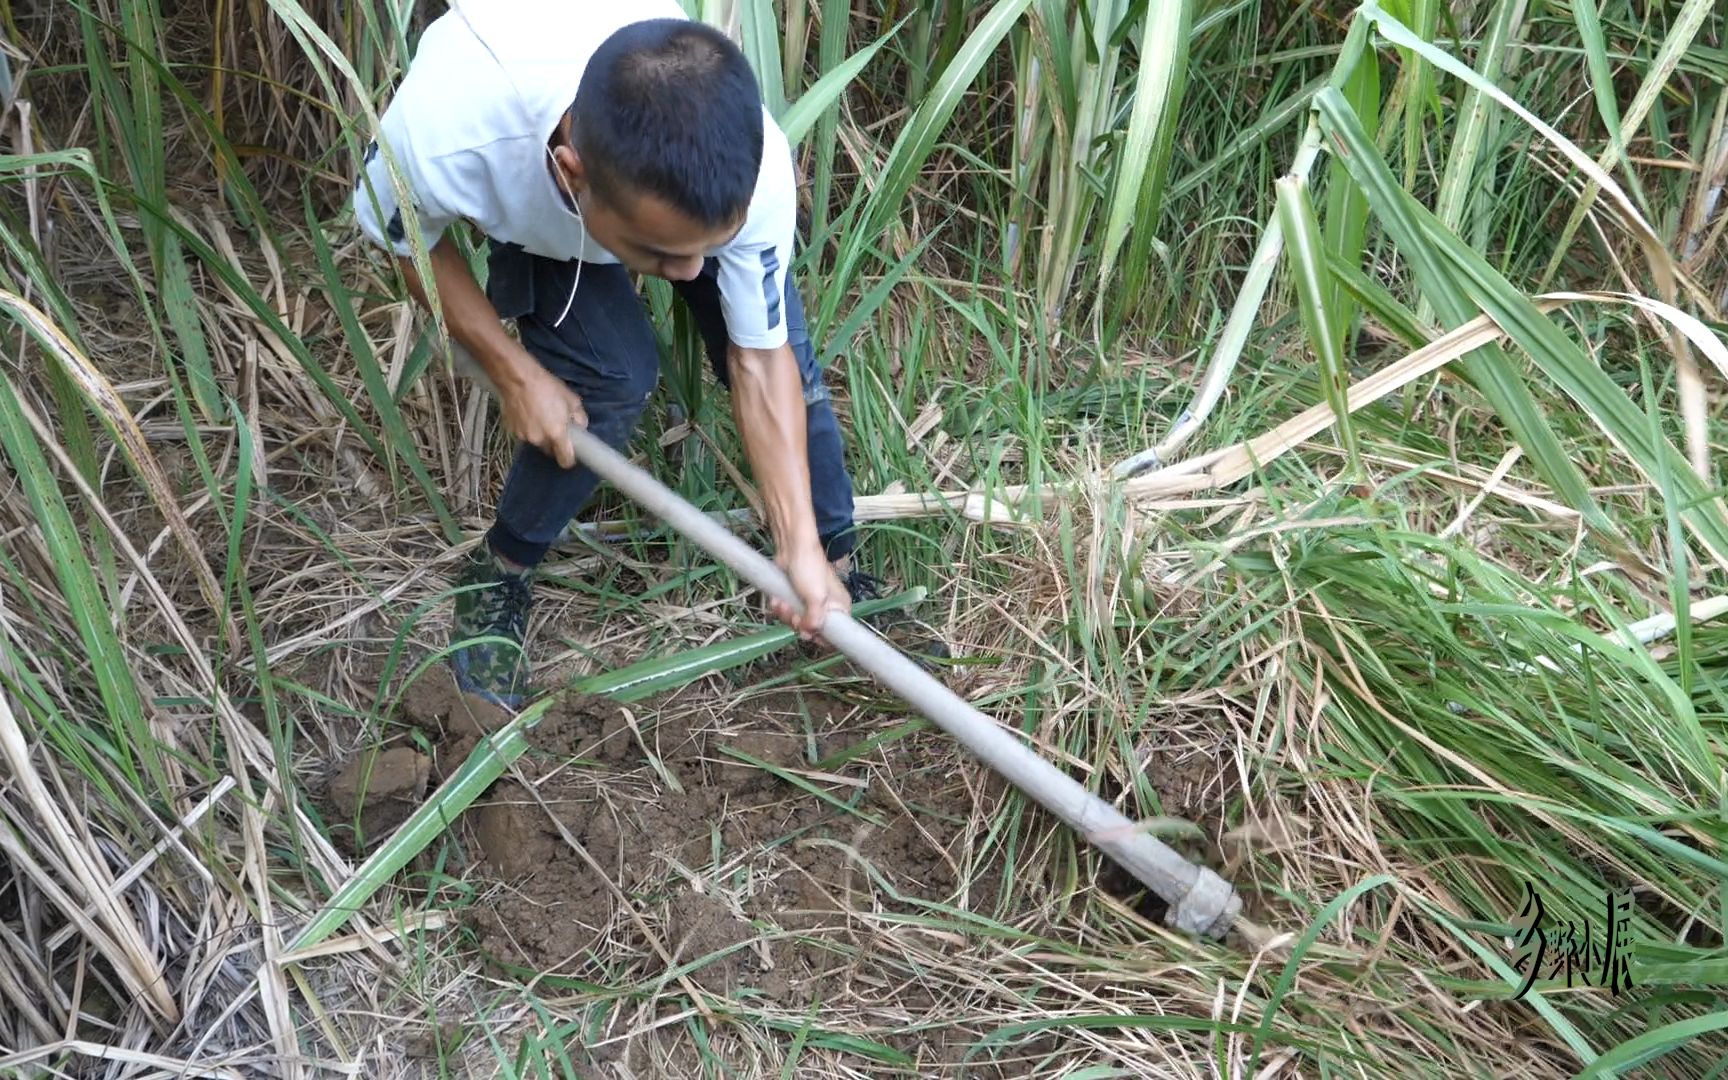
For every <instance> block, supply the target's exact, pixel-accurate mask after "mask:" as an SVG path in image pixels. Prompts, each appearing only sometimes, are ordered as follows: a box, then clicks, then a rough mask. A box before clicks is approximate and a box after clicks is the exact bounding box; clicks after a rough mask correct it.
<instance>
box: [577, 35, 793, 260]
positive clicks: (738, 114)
mask: <svg viewBox="0 0 1728 1080" xmlns="http://www.w3.org/2000/svg"><path fill="white" fill-rule="evenodd" d="M571 119H572V125H571V126H572V129H573V136H574V142H575V147H576V153H577V154H579V155H580V156H581V158H582V164H583V166H584V169H585V170H586V172H587V174H588V177H589V181H590V182H591V183H592V184H593V185H594V188H595V194H597V195H598V196H599V197H601V198H603V199H606V200H607V201H608V202H610V203H612V204H613V205H618V204H619V202H620V196H625V195H629V194H640V193H644V192H646V193H651V194H654V195H657V196H659V197H660V198H661V199H663V200H665V201H666V202H667V203H668V204H670V205H671V206H672V207H674V208H675V209H677V210H678V211H680V212H681V213H683V214H685V215H687V216H688V217H690V218H692V219H694V220H696V221H699V222H701V223H702V224H703V225H705V226H708V227H710V228H719V227H723V226H725V225H729V224H732V223H733V222H736V221H737V220H738V219H739V218H740V217H742V216H743V214H744V211H745V210H746V209H747V208H748V207H749V205H750V197H751V195H752V194H753V193H754V192H755V190H756V176H757V173H758V171H759V170H760V168H761V166H762V99H761V91H760V89H759V88H758V87H757V85H756V75H755V72H753V71H752V70H751V68H750V62H749V61H748V60H746V59H745V58H744V54H743V53H742V52H741V51H740V50H739V49H738V47H737V46H736V45H734V44H733V43H732V40H731V39H730V38H728V37H727V36H726V35H725V34H723V33H721V32H720V31H718V30H716V29H715V28H713V27H711V26H709V25H707V24H706V23H703V22H699V21H697V20H694V19H649V20H646V21H643V22H638V23H632V24H630V25H629V26H626V27H624V28H623V29H621V30H619V31H617V32H616V33H614V34H613V35H612V36H611V37H609V38H607V39H606V41H605V42H603V43H602V44H601V46H600V48H599V49H598V50H596V51H595V53H594V56H593V58H592V59H591V60H590V61H589V62H588V67H587V70H586V71H584V72H583V74H582V83H581V85H580V86H579V87H578V89H577V91H576V101H575V103H574V104H573V105H572V106H571Z"/></svg>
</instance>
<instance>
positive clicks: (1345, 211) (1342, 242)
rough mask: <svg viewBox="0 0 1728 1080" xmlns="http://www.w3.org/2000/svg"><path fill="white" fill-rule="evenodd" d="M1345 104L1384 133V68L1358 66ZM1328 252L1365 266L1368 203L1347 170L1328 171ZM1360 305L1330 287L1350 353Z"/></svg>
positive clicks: (1332, 311)
mask: <svg viewBox="0 0 1728 1080" xmlns="http://www.w3.org/2000/svg"><path fill="white" fill-rule="evenodd" d="M1340 89H1341V90H1342V92H1343V94H1344V100H1346V101H1348V102H1349V103H1350V108H1351V109H1352V110H1354V111H1355V113H1356V116H1357V118H1358V119H1360V120H1361V121H1362V129H1363V130H1364V131H1366V132H1367V133H1368V135H1369V137H1371V138H1378V136H1379V132H1380V64H1379V63H1378V58H1375V59H1374V61H1373V62H1369V63H1361V64H1356V65H1355V66H1354V67H1353V68H1352V69H1351V71H1350V75H1349V77H1348V78H1346V79H1345V80H1344V83H1343V86H1342V87H1340ZM1324 224H1325V241H1324V242H1325V248H1326V251H1327V253H1328V255H1329V257H1336V258H1338V259H1339V260H1341V261H1343V262H1345V263H1347V264H1349V265H1350V266H1361V265H1362V261H1363V257H1364V255H1365V253H1366V245H1367V240H1368V199H1367V197H1366V196H1364V195H1363V194H1362V189H1361V188H1359V187H1357V186H1356V184H1355V183H1353V182H1351V180H1350V178H1349V177H1348V175H1347V174H1345V172H1344V170H1343V169H1336V168H1335V169H1331V170H1329V171H1328V182H1327V184H1326V220H1325V223H1324ZM1357 310H1358V308H1357V304H1356V300H1355V298H1353V297H1352V296H1351V295H1350V293H1349V292H1348V290H1346V289H1345V288H1344V286H1343V285H1342V284H1341V283H1340V282H1338V281H1337V280H1332V279H1329V280H1328V281H1327V283H1326V313H1327V316H1328V317H1329V318H1330V320H1331V323H1332V325H1333V326H1334V327H1336V328H1337V330H1338V334H1339V347H1340V348H1342V349H1343V350H1344V351H1345V352H1349V351H1350V344H1349V343H1350V338H1351V328H1352V327H1353V326H1354V324H1355V322H1356V314H1357Z"/></svg>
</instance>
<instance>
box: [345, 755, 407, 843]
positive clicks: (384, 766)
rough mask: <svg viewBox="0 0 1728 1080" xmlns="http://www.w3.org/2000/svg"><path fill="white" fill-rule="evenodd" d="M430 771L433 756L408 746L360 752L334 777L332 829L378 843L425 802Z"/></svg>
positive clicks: (353, 839)
mask: <svg viewBox="0 0 1728 1080" xmlns="http://www.w3.org/2000/svg"><path fill="white" fill-rule="evenodd" d="M431 775H432V761H431V759H430V758H428V757H427V756H426V755H425V754H422V753H420V751H418V750H415V749H414V748H412V747H408V746H396V747H392V748H390V749H388V750H384V751H382V752H380V753H377V754H362V755H360V756H359V757H356V758H355V759H354V760H352V761H350V762H349V763H348V764H347V766H346V767H345V768H343V769H342V771H341V772H339V773H337V774H336V776H335V777H334V778H333V779H332V780H331V781H330V789H329V792H328V797H329V801H330V805H331V807H332V808H333V809H334V810H335V812H336V823H335V824H334V825H333V826H332V831H333V832H338V833H339V834H340V835H341V836H342V837H343V838H344V839H346V840H349V841H350V842H351V843H353V844H354V846H355V847H357V848H369V847H372V846H375V845H376V844H377V842H378V841H379V840H382V839H383V838H384V837H385V836H387V835H388V834H389V833H390V832H391V830H393V829H395V828H396V826H398V825H400V824H402V823H403V822H404V821H406V820H408V816H409V815H410V814H412V813H413V812H414V808H415V807H417V806H419V805H420V801H421V800H422V799H423V798H424V797H425V795H426V783H427V780H428V779H429V778H430V777H431ZM356 821H358V822H359V834H358V836H355V835H354V833H353V829H354V827H355V822H356Z"/></svg>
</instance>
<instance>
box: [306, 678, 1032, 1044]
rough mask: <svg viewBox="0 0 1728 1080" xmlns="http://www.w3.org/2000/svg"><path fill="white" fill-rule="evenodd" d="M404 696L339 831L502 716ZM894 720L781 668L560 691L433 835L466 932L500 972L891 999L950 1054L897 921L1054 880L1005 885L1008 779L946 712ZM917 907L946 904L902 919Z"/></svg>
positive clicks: (958, 942)
mask: <svg viewBox="0 0 1728 1080" xmlns="http://www.w3.org/2000/svg"><path fill="white" fill-rule="evenodd" d="M401 714H402V715H401V716H400V718H399V719H400V720H401V721H402V722H403V723H402V725H401V730H402V731H403V733H404V734H403V736H402V737H401V739H400V743H399V745H395V746H391V747H388V748H386V749H384V750H383V751H382V752H371V753H368V754H366V755H363V756H362V757H360V758H357V759H356V760H354V761H352V762H350V763H349V765H348V766H347V767H346V768H345V769H344V770H343V772H342V774H341V775H339V776H337V777H336V778H335V779H334V780H333V781H332V782H331V785H330V788H329V798H328V799H327V805H329V806H330V808H331V811H332V813H333V814H334V815H335V817H336V818H337V819H338V822H339V823H338V824H337V825H335V826H334V827H333V832H334V833H336V834H338V835H339V836H340V835H346V836H347V837H348V839H349V841H350V843H351V845H352V841H353V840H354V835H353V833H352V832H351V831H347V830H349V829H350V827H351V826H352V824H353V823H354V822H356V821H358V822H360V823H361V824H362V827H363V828H364V829H365V830H366V833H365V835H366V836H367V838H368V843H367V844H366V845H365V846H370V845H371V844H374V843H376V842H378V841H379V840H381V839H382V838H383V836H384V835H385V833H386V832H387V830H388V829H390V828H393V827H394V825H396V824H399V823H400V821H401V820H402V819H403V817H405V816H406V813H407V812H409V811H410V810H411V805H410V800H412V799H414V798H421V797H423V796H424V794H425V792H426V791H428V790H430V789H431V788H433V787H435V786H436V785H437V784H438V783H439V782H441V781H442V780H443V779H444V778H445V777H447V776H448V775H449V774H451V773H452V772H454V771H455V770H456V769H457V768H458V767H459V766H460V765H461V763H462V762H463V761H464V760H465V759H466V757H467V756H468V754H469V752H470V751H471V750H472V749H473V748H474V746H475V745H476V743H477V742H478V740H479V738H480V737H481V735H482V734H483V733H484V732H485V731H487V730H489V729H493V728H496V727H497V726H499V725H500V724H502V723H503V722H504V719H505V718H504V716H503V714H502V713H500V712H499V711H497V710H495V709H493V708H491V707H490V706H488V705H486V704H484V703H481V702H477V701H475V700H473V699H471V698H468V697H466V696H464V695H461V694H459V693H456V692H455V691H454V690H453V688H451V687H450V686H449V685H448V682H447V680H445V679H441V678H437V677H435V676H432V675H429V676H428V677H426V678H424V679H422V680H421V681H420V684H419V685H418V686H416V687H414V688H412V689H411V690H410V691H409V693H408V694H407V695H406V696H405V698H404V703H403V707H402V710H401ZM906 719H907V718H906V717H904V716H899V717H896V716H892V715H890V716H887V717H885V716H884V715H883V714H882V713H880V712H876V711H873V710H868V709H863V708H859V707H856V706H852V705H848V704H845V703H843V702H840V701H837V700H835V699H833V698H829V697H826V696H823V695H821V694H819V693H815V692H809V691H800V690H796V689H793V690H784V689H782V690H773V691H769V692H767V693H755V694H749V695H745V696H743V697H742V698H741V699H739V700H736V701H733V702H729V703H721V702H718V701H715V700H713V699H708V700H706V701H704V700H701V699H695V698H689V697H688V696H686V699H685V700H673V701H667V700H661V701H649V702H642V703H638V704H634V705H628V706H625V705H619V704H617V703H615V702H612V701H610V700H607V699H603V698H595V697H582V696H567V697H565V698H563V699H562V700H560V701H558V702H557V703H556V704H555V705H554V706H553V707H552V709H551V710H550V711H549V712H548V713H547V714H546V715H545V717H544V718H543V719H542V720H541V722H540V723H539V724H538V725H537V726H536V727H535V728H534V729H532V731H531V732H530V733H529V742H530V749H529V750H528V751H527V753H525V754H524V755H523V756H522V757H521V758H520V759H519V760H518V761H517V763H516V765H515V766H514V768H513V769H511V770H509V771H507V772H506V774H505V776H504V777H503V778H502V779H500V780H499V781H498V782H497V783H496V784H494V785H493V787H492V789H491V790H490V791H488V792H487V793H486V794H485V795H484V796H483V797H482V798H481V799H480V800H479V801H477V802H476V803H475V804H474V806H473V807H472V808H471V809H470V810H469V811H468V812H467V813H466V814H464V815H463V816H462V818H461V819H460V820H459V821H458V822H456V823H455V825H454V827H453V828H452V829H450V830H449V831H448V840H449V842H448V844H447V845H446V848H445V850H444V851H443V852H441V853H440V854H439V855H438V857H439V858H441V859H443V860H444V865H443V867H442V869H443V871H444V872H445V873H451V874H455V875H457V876H460V877H464V878H465V879H467V880H469V881H470V882H471V883H473V884H474V885H475V886H476V887H477V888H478V890H479V891H478V892H477V893H476V894H475V895H476V901H475V902H474V903H473V904H472V906H471V907H469V908H468V909H467V915H466V925H467V930H468V931H469V937H470V940H471V941H472V942H474V943H475V944H476V945H477V946H478V949H479V951H480V953H481V954H482V956H483V958H484V960H485V961H486V963H487V964H488V965H489V966H490V967H491V968H492V969H493V970H494V971H495V973H496V974H498V975H501V976H505V977H513V978H516V979H520V980H523V981H527V980H534V981H536V983H537V984H538V985H543V986H544V985H552V986H563V987H566V988H571V989H574V988H578V987H579V986H583V985H585V986H589V987H614V988H619V987H623V986H630V987H632V988H634V989H637V990H642V989H649V990H653V989H656V988H663V989H664V990H665V991H666V992H668V993H674V994H677V993H683V994H687V995H690V994H693V995H694V996H697V997H699V998H703V999H704V1000H707V1001H708V1002H710V1003H711V1004H713V1005H714V1006H716V1007H721V1008H731V1009H742V1010H748V1011H751V1012H757V1011H760V1012H765V1013H772V1014H775V1015H781V1016H785V1015H789V1014H797V1015H804V1016H808V1015H809V1011H810V1009H811V1008H812V1007H814V1006H816V1005H817V1004H820V1006H821V1007H822V1009H823V1010H824V1011H827V1010H829V1009H830V1008H834V1007H839V1006H844V1005H849V1006H850V1007H851V1008H853V1009H857V1010H859V1011H861V1012H864V1013H874V1014H876V1015H877V1016H885V1015H886V1014H888V1013H892V1014H898V1016H899V1018H900V1024H890V1025H889V1026H891V1027H901V1030H902V1035H901V1036H900V1037H893V1038H885V1039H883V1042H885V1043H888V1044H891V1045H894V1046H895V1047H896V1048H897V1049H899V1050H900V1051H902V1052H904V1053H906V1054H907V1055H908V1056H909V1057H911V1058H913V1059H915V1060H917V1061H919V1063H920V1066H926V1065H936V1064H938V1063H939V1062H941V1061H942V1060H943V1059H947V1061H950V1062H951V1061H952V1060H953V1059H954V1058H955V1057H957V1056H959V1055H960V1054H963V1052H964V1050H965V1047H966V1045H967V1044H969V1043H971V1042H972V1041H973V1037H971V1036H964V1033H962V1032H944V1031H942V1030H941V1026H942V1025H941V1016H942V1012H943V1009H942V1003H941V1002H940V1000H939V999H938V998H939V996H940V995H941V991H940V989H939V988H934V987H933V988H931V989H928V990H927V989H925V988H924V987H922V986H921V985H920V983H921V982H922V981H923V980H921V979H920V978H919V977H918V972H917V961H914V960H912V959H911V958H910V957H909V956H908V955H907V953H906V951H905V950H904V949H902V948H899V947H897V946H895V945H893V944H892V941H893V940H895V935H896V934H898V935H902V936H903V935H904V934H906V933H908V932H912V933H914V935H915V936H917V937H918V942H917V947H916V948H915V949H914V952H916V953H922V954H924V957H925V959H926V960H928V959H929V956H928V953H925V952H924V951H925V950H930V949H933V950H934V951H935V952H937V953H941V952H943V951H945V949H946V948H948V947H953V948H954V949H955V951H956V952H959V951H963V950H964V949H966V948H968V947H969V946H970V944H974V943H968V942H967V940H966V939H967V938H968V937H969V936H970V935H969V934H967V933H965V927H964V926H963V923H962V920H965V919H966V918H967V916H966V915H960V914H956V913H957V912H966V913H970V914H972V915H976V916H981V917H983V918H987V919H999V920H1003V921H1006V922H1020V921H1024V920H1027V919H1031V920H1032V921H1033V922H1037V921H1039V918H1040V917H1039V916H1038V915H1037V914H1035V913H1036V912H1038V910H1039V908H1040V906H1041V905H1044V904H1045V903H1046V902H1047V899H1048V897H1047V896H1046V895H1044V893H1045V890H1044V889H1042V888H1040V887H1039V885H1038V884H1037V883H1034V882H1030V881H1022V882H1020V883H1018V885H1017V887H1016V888H1014V889H1013V890H1011V891H1010V894H1009V895H1007V896H1004V895H1003V893H1004V891H1005V890H1004V888H1003V884H1004V878H1003V874H1002V871H1001V866H1002V864H1003V861H1004V858H1005V856H1004V853H1003V848H1002V847H1001V844H1000V841H1001V837H991V836H989V835H987V834H986V832H985V830H986V829H988V827H989V822H990V821H991V820H992V819H993V818H997V817H998V815H997V811H998V810H999V809H1000V803H1001V800H1002V799H1003V798H1005V797H1009V792H1008V791H1007V789H1006V787H1005V785H1004V784H1003V783H1002V782H1001V781H1000V780H998V779H997V778H996V777H995V776H994V775H993V774H991V773H990V772H989V771H988V770H986V769H984V768H982V767H981V766H979V765H978V764H977V763H976V762H974V761H972V760H971V759H970V758H968V757H967V756H966V755H965V754H964V753H963V752H962V751H961V750H959V749H958V748H957V747H956V746H955V744H954V743H953V741H952V740H951V739H949V738H948V737H947V736H946V735H944V734H943V733H941V732H939V731H935V730H915V731H912V732H910V733H906V732H905V730H904V725H905V722H906ZM414 746H418V747H420V749H415V748H414ZM423 751H429V752H423ZM368 792H369V793H370V796H371V797H369V798H362V797H357V795H356V793H358V795H359V796H365V795H367V793H368ZM1026 814H1028V815H1031V817H1028V818H1022V819H1021V824H1022V826H1023V827H1024V828H1026V829H1027V830H1028V835H1032V836H1037V835H1043V834H1045V833H1046V832H1047V831H1048V821H1047V820H1046V819H1045V818H1044V816H1043V812H1042V811H1041V810H1038V809H1037V808H1036V807H1028V808H1027V810H1026ZM369 815H370V816H369ZM463 863H465V864H466V865H465V866H464V865H461V864H463ZM931 905H942V906H943V907H944V908H945V909H947V910H944V911H940V912H933V911H931V907H930V906H931ZM920 914H924V915H930V916H933V922H934V923H940V924H941V925H940V926H936V925H932V926H931V928H930V929H929V930H928V931H927V932H924V933H917V932H915V931H908V930H907V929H906V925H907V917H908V916H910V917H912V918H914V919H915V918H916V917H917V916H919V915H920ZM945 942H946V945H945V944H944V943H945ZM549 980H550V982H549ZM932 991H934V993H933V992H932ZM722 999H725V1000H722ZM854 1015H857V1014H856V1013H855V1014H854ZM926 1024H928V1025H930V1027H929V1028H927V1029H925V1030H922V1031H919V1032H917V1033H916V1034H910V1033H908V1029H918V1028H922V1027H924V1025H926ZM902 1025H903V1026H902ZM674 1030H676V1029H674ZM962 1036H964V1037H962ZM860 1064H865V1063H862V1062H861V1063H860ZM963 1075H967V1076H1000V1075H1022V1073H1021V1072H1020V1071H1019V1070H1012V1071H1010V1070H1002V1071H998V1070H997V1069H995V1068H990V1067H986V1068H985V1069H983V1070H976V1069H967V1070H965V1071H964V1073H963Z"/></svg>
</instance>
